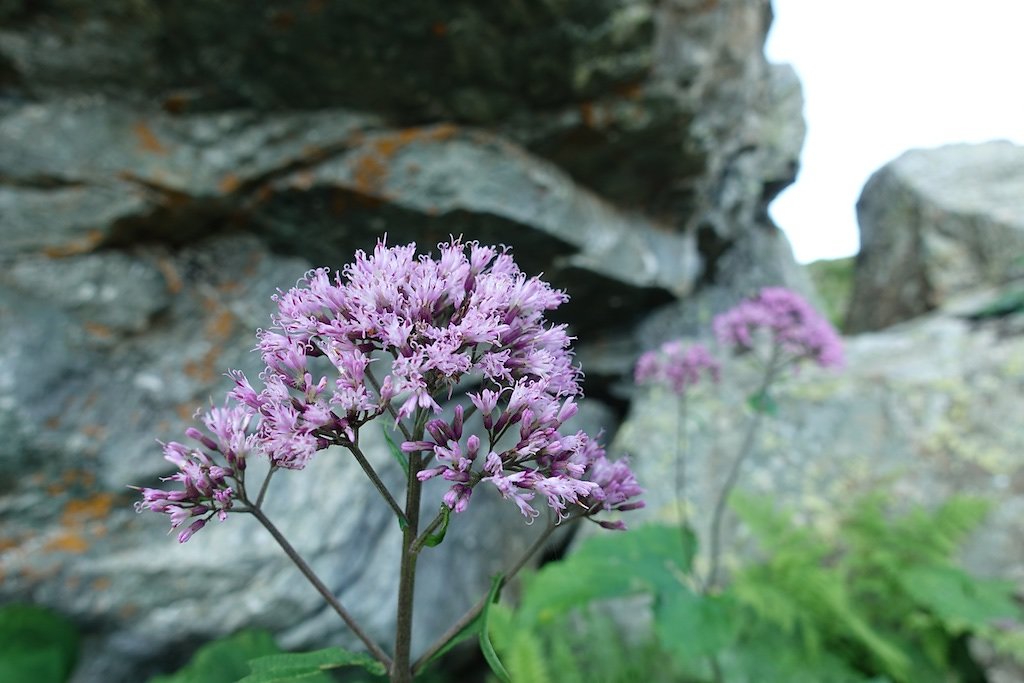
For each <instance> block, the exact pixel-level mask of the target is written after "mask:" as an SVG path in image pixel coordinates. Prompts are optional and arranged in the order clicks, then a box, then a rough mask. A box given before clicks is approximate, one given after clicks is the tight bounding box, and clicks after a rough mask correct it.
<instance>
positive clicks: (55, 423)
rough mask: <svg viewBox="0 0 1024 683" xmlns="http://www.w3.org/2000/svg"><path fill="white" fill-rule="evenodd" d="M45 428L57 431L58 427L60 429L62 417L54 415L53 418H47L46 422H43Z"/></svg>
mask: <svg viewBox="0 0 1024 683" xmlns="http://www.w3.org/2000/svg"><path fill="white" fill-rule="evenodd" d="M43 426H44V427H46V428H47V429H57V427H60V415H53V416H52V417H48V418H46V421H45V422H43Z"/></svg>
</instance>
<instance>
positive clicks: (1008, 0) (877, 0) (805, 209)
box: [767, 0, 1024, 262]
mask: <svg viewBox="0 0 1024 683" xmlns="http://www.w3.org/2000/svg"><path fill="white" fill-rule="evenodd" d="M772 5H773V7H774V9H775V23H774V24H773V26H772V31H771V33H770V35H769V37H768V46H767V54H768V59H769V60H771V61H773V62H788V63H790V64H792V65H793V66H794V68H795V69H796V71H797V73H798V74H799V76H800V80H801V81H802V82H803V87H804V100H805V109H804V115H805V117H806V119H807V140H806V142H805V143H804V150H803V155H802V158H801V170H800V175H799V177H798V178H797V182H796V183H795V184H794V185H792V186H790V187H789V188H788V189H787V190H786V191H785V192H783V193H782V194H781V195H780V196H779V198H778V199H776V200H775V202H773V204H772V206H771V209H770V211H771V215H772V217H773V218H774V219H775V222H776V223H777V224H778V225H779V226H780V227H781V228H782V229H783V230H785V232H786V234H787V235H788V236H789V239H790V241H791V242H792V244H793V250H794V252H795V253H796V257H797V260H799V261H801V262H807V261H813V260H816V259H820V258H838V257H841V256H848V255H851V254H854V253H856V251H857V249H858V234H857V223H856V213H855V209H854V205H855V203H856V201H857V197H858V196H859V195H860V190H861V187H863V185H864V183H865V181H867V179H868V177H869V176H870V175H871V174H872V173H873V172H874V171H875V170H877V169H878V168H880V167H881V166H883V165H884V164H885V163H886V162H888V161H890V160H892V159H895V158H896V157H897V156H899V155H900V154H901V153H902V152H904V151H906V150H908V149H913V148H920V147H937V146H940V145H944V144H949V143H954V142H984V141H987V140H994V139H1008V140H1013V141H1015V142H1016V143H1017V144H1024V0H857V1H856V2H854V1H853V0H772Z"/></svg>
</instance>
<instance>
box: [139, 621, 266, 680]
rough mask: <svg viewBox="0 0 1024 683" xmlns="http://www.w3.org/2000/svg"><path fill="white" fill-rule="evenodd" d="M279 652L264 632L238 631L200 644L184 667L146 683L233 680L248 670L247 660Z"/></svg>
mask: <svg viewBox="0 0 1024 683" xmlns="http://www.w3.org/2000/svg"><path fill="white" fill-rule="evenodd" d="M280 651H281V648H279V647H278V646H277V643H275V642H274V638H273V637H272V636H271V635H270V633H268V632H267V631H260V630H249V631H239V632H238V633H236V634H234V635H232V636H229V637H227V638H222V639H220V640H216V641H214V642H212V643H208V644H206V645H204V646H203V647H201V648H199V649H198V650H197V651H196V653H195V654H194V655H193V656H192V659H191V660H190V661H189V663H188V664H186V665H185V666H184V667H182V668H181V669H178V671H176V672H175V673H173V674H169V675H166V676H157V677H156V678H152V679H150V681H149V683H234V682H235V681H237V680H238V679H239V678H241V677H242V676H245V675H246V674H247V673H248V672H249V660H250V659H252V658H254V657H262V656H265V655H269V654H275V653H278V652H280Z"/></svg>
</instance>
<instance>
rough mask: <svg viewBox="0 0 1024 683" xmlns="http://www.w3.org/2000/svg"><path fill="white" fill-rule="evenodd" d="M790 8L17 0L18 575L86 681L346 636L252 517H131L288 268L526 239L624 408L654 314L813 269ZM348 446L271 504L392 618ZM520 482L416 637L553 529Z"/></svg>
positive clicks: (464, 535)
mask: <svg viewBox="0 0 1024 683" xmlns="http://www.w3.org/2000/svg"><path fill="white" fill-rule="evenodd" d="M769 21H770V8H769V7H768V4H767V2H763V1H756V2H752V1H749V0H719V1H717V2H704V1H692V2H691V1H685V0H676V1H673V2H657V3H656V2H653V1H646V0H601V1H599V2H591V1H588V2H582V1H576V0H559V1H557V2H539V1H537V2H535V1H533V0H528V1H526V2H518V3H512V4H503V3H497V4H481V3H474V2H461V1H460V2H443V3H441V2H427V3H422V2H398V3H390V4H387V5H380V6H378V5H376V4H374V5H372V6H371V5H366V4H362V3H356V2H338V3H326V2H316V1H315V0H314V1H309V0H303V1H302V2H299V1H290V0H289V1H285V2H256V3H248V4H247V5H246V8H245V11H244V12H243V11H240V10H239V9H238V8H237V7H235V6H233V5H232V4H230V3H223V2H212V1H206V0H203V1H201V2H192V3H160V2H156V1H155V0H132V1H131V2H129V1H128V0H114V1H111V2H106V3H89V2H80V1H79V0H55V1H54V2H47V3H35V2H32V3H29V2H5V3H0V261H2V266H3V268H2V269H0V338H2V344H0V426H2V428H3V433H4V435H5V438H4V439H3V440H2V443H0V469H2V472H3V478H2V480H0V482H2V483H0V524H2V526H0V529H2V531H0V575H2V576H3V581H2V583H0V600H4V601H8V600H30V601H34V602H38V603H42V604H46V605H50V606H52V607H54V608H56V609H57V610H59V611H61V612H63V613H65V614H68V615H70V616H71V617H72V618H73V619H75V620H76V621H77V622H78V624H79V625H80V626H81V627H82V628H83V629H84V630H85V631H86V632H87V633H88V638H89V640H88V643H87V646H86V647H85V648H84V650H83V660H82V662H81V663H80V666H79V668H78V671H77V673H76V678H75V681H76V683H90V682H92V681H103V682H104V683H116V682H117V681H132V682H135V681H138V680H143V679H144V678H145V675H146V674H147V673H148V672H151V671H156V670H160V669H163V668H166V667H173V666H175V665H176V664H178V663H179V662H180V661H181V657H182V656H183V654H184V653H186V652H187V651H188V650H190V649H191V648H192V647H194V645H195V644H196V643H198V642H200V641H202V640H205V639H208V638H211V637H214V636H217V635H221V634H224V633H227V632H230V631H232V630H234V629H236V628H238V627H239V626H241V625H243V624H251V625H257V626H266V627H268V628H270V629H272V630H273V631H274V632H275V633H277V634H278V635H279V637H280V638H281V640H282V642H284V643H285V644H286V645H290V646H296V647H312V646H316V645H318V644H321V643H323V642H327V641H333V642H337V641H338V640H339V639H341V640H344V638H345V637H346V635H345V634H344V632H343V631H342V629H341V628H340V627H339V624H336V623H335V619H334V617H333V616H332V615H331V614H328V613H327V612H326V611H325V609H324V608H323V607H322V606H321V604H320V602H319V599H318V597H317V596H316V594H315V592H314V591H313V590H312V589H310V588H309V587H307V586H305V585H304V584H303V583H301V582H300V581H299V579H298V575H297V573H296V572H295V570H294V569H293V568H292V567H291V566H290V565H289V564H288V562H287V560H286V559H285V558H284V557H283V556H282V555H281V553H280V552H278V551H277V549H276V548H275V547H274V546H273V543H272V541H271V539H270V538H268V537H266V536H265V535H264V534H262V533H261V532H260V530H259V529H257V528H255V527H254V526H252V525H250V524H249V522H250V521H251V520H248V519H241V520H230V521H229V522H227V523H225V524H224V525H223V526H222V527H218V528H215V529H213V530H211V532H210V533H207V534H204V535H201V536H198V537H196V539H194V540H193V541H191V542H190V543H189V544H188V545H186V546H178V545H177V544H175V543H174V541H173V539H171V538H168V537H167V536H166V535H165V534H164V522H163V520H160V519H155V516H153V517H154V518H153V519H149V518H147V517H146V516H137V515H135V514H134V512H133V511H132V510H131V502H132V500H133V499H134V497H133V495H132V494H131V492H130V491H129V490H128V489H127V488H126V485H127V484H129V483H133V484H147V483H149V482H152V481H155V479H156V478H157V477H158V476H160V475H162V474H165V473H166V470H165V469H164V465H165V464H166V463H164V461H163V460H162V459H161V458H160V456H159V448H158V446H157V444H156V443H155V442H156V440H157V439H164V440H167V439H172V438H178V437H179V435H180V433H181V431H182V429H183V428H184V426H185V424H186V423H187V422H188V421H189V418H190V416H191V413H192V411H193V410H194V409H195V407H196V406H198V405H202V404H204V403H206V402H207V401H209V400H210V397H211V396H216V395H217V394H219V393H220V392H222V391H223V390H224V389H225V388H226V387H227V384H228V382H227V380H226V379H225V378H223V377H222V376H221V373H222V372H223V371H224V370H225V369H226V368H228V367H240V368H243V369H246V370H249V371H252V370H253V369H254V367H255V362H256V359H255V358H254V357H253V356H252V355H251V354H249V353H248V350H249V349H250V348H251V346H252V344H253V341H252V339H253V337H252V332H253V330H254V329H255V328H257V327H260V326H265V325H266V324H267V314H268V311H269V297H270V296H271V294H272V293H273V292H274V291H275V289H276V288H277V287H283V286H288V285H290V284H292V283H293V282H294V281H295V280H296V279H297V278H299V277H300V276H301V275H302V273H303V272H304V271H305V270H306V269H307V268H309V267H310V266H312V265H328V266H332V267H340V266H341V265H343V264H344V263H345V262H347V261H348V260H349V258H350V257H351V254H352V251H353V250H354V249H355V248H359V247H363V248H365V247H369V246H372V244H373V242H374V241H375V240H376V238H377V237H378V236H379V235H381V234H382V233H384V232H387V233H388V235H389V240H390V241H391V242H392V243H397V242H404V241H407V240H416V241H418V242H419V243H420V244H421V246H427V245H430V244H432V243H435V242H437V241H438V240H440V239H442V238H444V237H446V236H447V235H449V234H455V235H458V234H462V235H464V236H465V237H466V238H467V239H480V240H481V241H485V242H501V243H505V244H509V245H511V246H512V247H513V248H514V250H515V254H516V256H517V259H518V260H519V262H520V263H521V264H522V265H523V267H524V268H525V269H526V270H528V271H530V272H534V273H536V272H540V271H543V272H544V273H545V274H546V277H548V278H549V279H550V280H551V281H552V282H553V283H554V284H555V285H556V286H558V287H563V288H565V289H567V290H568V292H569V293H570V294H571V295H572V296H573V297H574V299H575V302H576V303H575V304H570V305H569V306H567V307H566V311H565V318H566V320H567V321H568V322H569V323H570V324H571V326H572V328H573V333H574V334H576V335H577V336H578V337H579V340H580V341H579V343H580V345H581V347H582V348H581V357H584V356H588V355H589V356H590V357H593V358H595V359H600V358H603V357H606V356H607V355H608V354H607V351H608V349H609V348H614V349H616V350H617V351H616V353H615V354H612V355H614V356H615V358H616V359H618V360H614V359H613V362H608V363H606V364H605V365H601V364H600V363H596V364H595V365H594V369H593V370H591V371H589V372H588V380H589V381H588V387H587V389H588V391H589V393H590V394H591V395H593V396H595V397H598V398H601V397H604V398H605V399H606V400H607V401H608V402H610V403H609V405H604V404H602V403H601V402H600V401H592V402H591V403H590V405H589V406H588V409H587V410H586V411H584V412H585V413H586V415H587V416H586V417H585V419H586V420H588V421H589V422H588V425H589V426H588V429H596V428H597V427H599V426H602V425H603V426H605V427H607V428H609V429H614V427H615V422H616V412H617V410H618V409H621V398H618V397H616V396H615V395H613V393H612V392H610V391H609V385H610V383H611V382H612V381H613V380H614V379H616V378H617V377H618V376H619V373H620V371H621V369H622V367H623V366H624V365H628V363H629V361H630V359H631V358H632V356H634V355H635V353H636V352H637V351H638V350H639V346H640V342H641V341H642V340H643V338H644V337H645V336H647V333H645V332H641V333H639V335H640V336H639V338H638V337H637V333H635V332H632V329H633V327H632V325H633V323H634V322H636V321H639V320H640V319H641V318H642V317H644V316H645V314H647V313H648V312H650V311H652V310H654V309H655V308H658V307H660V306H662V305H664V304H666V303H669V302H672V301H675V300H676V299H679V298H685V299H686V301H690V302H702V303H701V305H700V306H699V307H696V308H694V307H692V306H691V308H689V309H687V310H690V311H691V312H692V313H693V315H698V313H699V311H700V310H706V309H707V308H708V307H711V308H714V307H715V306H718V305H719V304H720V303H721V302H727V303H731V302H732V301H733V300H735V298H736V297H738V296H740V295H741V294H742V293H745V292H746V291H748V290H749V288H751V287H756V286H758V285H761V284H766V283H769V282H771V283H778V282H782V283H786V284H790V285H793V286H800V282H802V280H801V277H800V274H799V271H798V270H796V269H795V268H794V267H793V262H792V257H791V255H790V254H789V250H788V245H786V243H785V240H784V238H782V237H781V235H780V233H779V232H778V231H777V230H776V228H775V227H774V226H773V225H771V223H770V222H769V221H768V219H767V217H766V212H765V209H766V206H767V203H768V201H770V199H771V198H772V197H773V196H774V195H775V194H776V193H777V192H778V191H779V190H780V189H781V188H782V187H784V186H785V185H786V184H788V183H789V182H790V181H791V180H792V177H793V174H794V172H795V168H796V159H797V154H798V151H799V147H800V144H801V140H802V136H803V123H802V119H801V114H800V109H801V98H800V89H799V84H798V82H797V81H796V79H795V77H794V75H793V73H792V71H790V70H789V69H787V68H785V67H777V66H772V65H769V64H767V63H766V61H765V59H764V57H763V53H762V46H763V41H764V37H765V33H766V30H767V27H768V23H769ZM609 406H610V407H609ZM370 441H373V439H372V438H370ZM378 441H379V439H378ZM364 450H366V451H368V452H371V453H372V455H371V457H374V458H386V457H387V456H386V454H385V453H384V449H383V448H382V445H381V444H380V443H376V444H374V443H367V444H365V447H364ZM331 456H332V454H331V453H330V452H328V453H325V454H324V455H323V457H321V458H319V459H318V461H317V462H316V464H315V465H314V466H313V467H312V469H313V470H314V471H313V472H303V473H294V474H293V476H290V477H281V478H279V479H278V480H276V481H275V485H274V488H273V490H272V491H271V496H270V499H269V500H270V504H271V506H272V507H271V511H272V512H273V514H274V516H275V518H277V519H278V523H279V526H281V527H283V528H284V529H285V530H286V531H287V533H288V535H289V537H291V538H292V539H293V541H294V543H295V544H296V546H298V547H299V548H300V550H302V551H303V552H304V553H305V554H306V555H307V556H308V557H310V558H311V560H312V564H313V565H314V568H315V569H316V570H317V571H318V572H319V573H320V574H321V576H323V577H324V579H325V581H326V582H327V584H328V585H329V586H330V587H331V588H332V589H334V590H336V591H337V593H338V595H339V596H340V598H341V600H342V601H343V602H344V603H345V604H346V605H347V606H349V608H350V609H351V610H352V611H353V612H354V613H355V614H356V615H357V616H358V617H359V618H360V619H361V620H363V621H364V623H365V624H366V625H367V628H368V629H369V630H370V632H371V633H373V634H375V635H376V636H378V637H380V638H384V637H385V634H387V633H388V631H389V629H390V628H391V624H392V622H393V619H394V616H393V609H392V607H391V596H392V594H393V590H394V585H395V582H396V572H397V568H396V566H395V562H394V556H395V551H396V550H397V542H396V538H395V537H396V534H397V529H395V528H392V527H393V524H391V523H390V520H389V516H388V511H387V509H386V508H384V507H383V506H379V505H375V504H374V503H376V502H377V501H376V500H375V499H373V498H371V497H370V496H371V492H372V490H371V489H369V487H367V486H364V485H362V482H361V481H360V476H359V475H358V474H357V471H356V470H355V468H353V467H350V466H349V465H350V464H351V463H343V462H340V461H339V459H338V458H332V457H331ZM492 502H494V501H492ZM504 508H505V506H498V505H493V506H489V505H488V503H487V502H486V501H482V504H481V506H480V509H476V510H474V514H473V516H472V517H466V518H465V519H464V520H461V519H460V520H459V522H458V523H456V524H455V525H453V529H452V530H451V532H450V533H449V540H447V541H446V542H445V544H444V545H443V546H441V548H440V549H438V550H437V551H433V552H432V553H431V555H430V556H429V557H428V559H427V561H425V562H424V567H423V575H422V578H421V583H420V593H419V595H420V598H421V602H420V603H419V604H418V606H417V609H418V622H417V624H416V632H417V633H418V634H421V636H422V635H423V634H427V633H433V632H437V630H438V629H439V628H442V627H443V626H444V625H446V624H447V623H449V622H450V621H451V620H452V619H453V618H454V616H455V615H457V614H458V613H459V612H461V610H462V609H463V608H464V607H465V606H466V605H468V604H469V603H470V602H471V601H473V600H474V599H475V597H476V596H477V595H479V594H480V593H481V592H482V591H484V590H485V589H486V586H487V584H488V581H489V575H490V574H491V573H492V572H494V571H496V570H497V569H498V568H499V567H501V566H503V565H504V564H505V562H506V560H507V559H508V558H509V557H511V556H514V555H516V554H517V551H518V550H519V549H520V548H522V547H524V545H525V544H527V543H528V542H529V539H530V537H531V532H533V531H535V530H533V529H530V528H527V527H525V526H523V525H522V523H521V520H519V519H518V518H517V517H516V515H515V512H514V511H509V510H507V509H504ZM325 520H329V522H326V523H325ZM203 536H205V537H203ZM453 585H454V586H457V587H458V590H455V591H452V590H450V587H451V586H453ZM442 588H445V589H442ZM421 640H422V639H421Z"/></svg>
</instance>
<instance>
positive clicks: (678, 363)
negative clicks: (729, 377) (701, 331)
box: [633, 340, 721, 395]
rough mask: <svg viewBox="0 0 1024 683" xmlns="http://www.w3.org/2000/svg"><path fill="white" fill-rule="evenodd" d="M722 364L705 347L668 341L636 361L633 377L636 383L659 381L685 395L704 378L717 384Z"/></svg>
mask: <svg viewBox="0 0 1024 683" xmlns="http://www.w3.org/2000/svg"><path fill="white" fill-rule="evenodd" d="M720 374H721V365H720V364H719V362H718V361H717V360H715V358H714V356H712V355H711V353H710V352H709V351H708V350H707V348H706V347H705V346H704V345H703V344H693V345H692V346H690V347H686V346H684V345H683V342H682V341H679V340H674V341H668V342H665V343H664V344H662V345H661V347H660V348H659V349H658V350H657V351H647V352H645V353H644V354H643V355H641V356H640V358H639V359H638V360H637V362H636V367H635V369H634V371H633V377H634V379H635V380H636V383H637V384H647V383H651V382H658V383H661V384H665V385H667V386H668V387H669V388H671V389H672V391H673V392H675V393H676V394H679V395H682V394H684V393H686V390H687V389H688V388H689V387H691V386H693V385H695V384H697V383H698V382H699V381H700V378H701V376H702V375H706V376H707V377H708V378H709V379H711V380H712V381H713V382H718V380H719V377H720Z"/></svg>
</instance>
